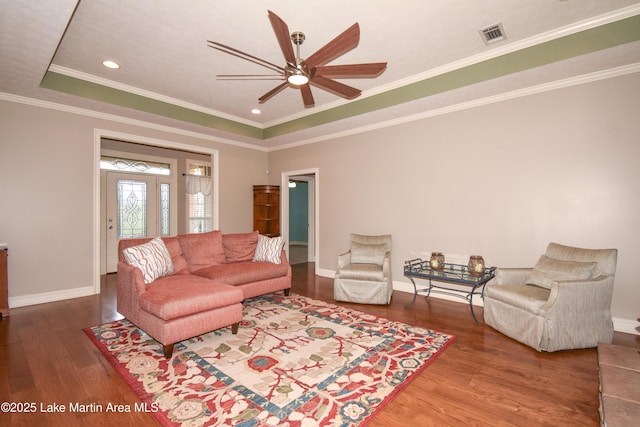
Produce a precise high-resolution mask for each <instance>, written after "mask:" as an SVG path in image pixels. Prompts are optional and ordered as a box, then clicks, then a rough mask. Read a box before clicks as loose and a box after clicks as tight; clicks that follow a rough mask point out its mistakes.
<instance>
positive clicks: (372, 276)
mask: <svg viewBox="0 0 640 427" xmlns="http://www.w3.org/2000/svg"><path fill="white" fill-rule="evenodd" d="M350 242H351V245H350V249H349V251H348V252H346V253H344V254H342V255H339V256H338V269H337V270H336V276H335V280H334V282H333V297H334V299H335V300H336V301H346V302H356V303H361V304H389V303H390V302H391V294H392V293H393V282H392V280H391V235H384V236H364V235H361V234H351V237H350Z"/></svg>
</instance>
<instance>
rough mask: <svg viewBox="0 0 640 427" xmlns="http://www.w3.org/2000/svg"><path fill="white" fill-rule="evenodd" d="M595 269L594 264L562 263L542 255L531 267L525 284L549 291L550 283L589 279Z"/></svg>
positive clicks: (562, 261)
mask: <svg viewBox="0 0 640 427" xmlns="http://www.w3.org/2000/svg"><path fill="white" fill-rule="evenodd" d="M595 268H596V263H595V262H579V261H564V260H560V259H555V258H550V257H548V256H546V255H542V256H541V257H540V258H539V259H538V262H537V263H536V265H535V267H533V270H532V271H531V275H530V276H529V279H528V280H527V284H528V285H535V286H540V287H542V288H546V289H551V283H553V282H556V281H558V280H586V279H590V278H591V277H592V275H593V271H594V270H595Z"/></svg>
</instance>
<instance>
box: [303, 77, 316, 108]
mask: <svg viewBox="0 0 640 427" xmlns="http://www.w3.org/2000/svg"><path fill="white" fill-rule="evenodd" d="M300 93H301V94H302V102H303V103H304V106H305V108H311V107H313V106H314V105H316V101H315V100H314V99H313V94H312V93H311V86H309V84H308V83H307V84H306V85H302V86H300Z"/></svg>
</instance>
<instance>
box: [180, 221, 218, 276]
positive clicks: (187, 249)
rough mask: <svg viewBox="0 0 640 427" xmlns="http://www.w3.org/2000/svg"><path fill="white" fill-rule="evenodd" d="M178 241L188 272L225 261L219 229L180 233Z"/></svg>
mask: <svg viewBox="0 0 640 427" xmlns="http://www.w3.org/2000/svg"><path fill="white" fill-rule="evenodd" d="M178 241H179V242H180V247H181V248H182V253H183V255H184V258H185V259H186V260H187V264H188V266H189V271H190V272H193V271H196V270H199V269H201V268H203V267H206V266H209V265H215V264H224V263H225V262H226V257H225V255H224V247H223V246H222V233H220V231H219V230H215V231H209V232H207V233H193V234H181V235H179V236H178Z"/></svg>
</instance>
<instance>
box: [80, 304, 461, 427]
mask: <svg viewBox="0 0 640 427" xmlns="http://www.w3.org/2000/svg"><path fill="white" fill-rule="evenodd" d="M85 332H86V333H87V335H89V337H90V338H91V339H92V340H93V341H94V343H95V344H96V345H97V346H98V348H99V349H100V350H101V351H102V353H103V354H104V355H105V356H106V357H107V359H108V360H109V361H110V362H111V363H112V365H113V366H114V367H115V368H116V369H117V370H118V371H119V372H120V374H121V375H122V376H123V377H124V378H125V380H126V381H127V382H128V383H129V385H130V386H131V387H132V389H133V390H134V391H135V392H136V393H137V394H138V396H139V397H140V400H141V401H142V402H143V403H145V404H146V405H147V407H149V408H153V409H154V410H155V412H154V415H155V417H156V418H157V419H158V421H160V423H161V424H163V425H165V426H201V425H216V426H229V425H235V426H242V427H254V426H300V427H306V426H356V425H365V424H366V423H367V422H368V421H370V420H371V419H372V418H373V417H374V416H375V414H376V413H377V412H378V411H380V410H381V409H382V408H383V407H384V406H385V405H386V404H387V403H389V401H391V399H393V398H394V397H395V396H396V395H397V394H398V393H399V392H400V391H401V390H402V388H404V387H405V386H406V385H407V384H408V383H409V382H410V381H411V380H412V379H414V378H415V377H416V376H417V375H418V374H419V373H420V372H422V371H423V370H424V369H425V368H426V367H427V366H428V365H429V364H430V363H431V362H433V361H434V360H435V359H436V358H437V356H438V355H440V354H441V353H442V352H443V351H444V349H445V348H446V347H447V346H448V345H449V344H451V343H452V342H453V341H454V340H455V337H454V336H452V335H447V334H443V333H440V332H435V331H431V330H428V329H424V328H418V327H413V326H410V325H407V324H404V323H401V322H394V321H390V320H387V319H384V318H380V317H376V316H373V315H369V314H365V313H361V312H359V311H355V310H351V309H348V308H344V307H340V306H337V305H333V304H328V303H325V302H322V301H316V300H312V299H309V298H306V297H303V296H299V295H292V296H289V297H285V296H282V295H277V294H271V295H266V296H263V297H259V298H255V299H250V300H247V301H245V303H244V314H243V321H242V322H241V324H240V329H239V331H238V334H237V335H232V334H231V328H223V329H219V330H217V331H213V332H209V333H207V334H204V335H201V336H199V337H196V338H192V339H190V340H186V341H182V342H181V343H178V344H176V346H175V350H174V354H173V358H172V359H170V360H166V359H165V358H164V356H163V355H162V347H161V346H160V344H159V343H157V342H156V341H155V340H153V339H151V338H150V337H149V336H147V335H146V334H145V333H144V332H142V331H141V330H140V329H137V328H136V327H135V326H133V325H132V324H131V323H130V322H128V321H127V320H126V319H123V320H120V321H115V322H111V323H108V324H105V325H102V326H96V327H93V328H88V329H86V330H85Z"/></svg>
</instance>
